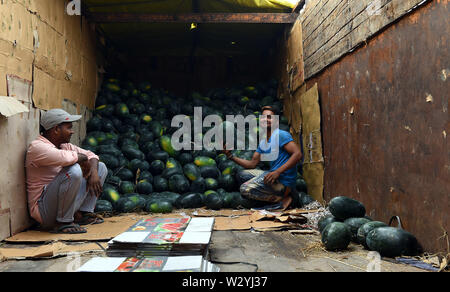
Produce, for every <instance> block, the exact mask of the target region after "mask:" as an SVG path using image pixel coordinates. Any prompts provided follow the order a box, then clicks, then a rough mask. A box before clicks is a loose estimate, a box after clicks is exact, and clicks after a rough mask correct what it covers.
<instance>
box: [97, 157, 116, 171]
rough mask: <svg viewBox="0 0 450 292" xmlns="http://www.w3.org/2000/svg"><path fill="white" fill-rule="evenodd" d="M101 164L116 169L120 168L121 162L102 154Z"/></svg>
mask: <svg viewBox="0 0 450 292" xmlns="http://www.w3.org/2000/svg"><path fill="white" fill-rule="evenodd" d="M99 158H100V162H103V163H104V164H105V165H106V167H107V168H109V169H115V168H117V167H119V160H118V159H117V158H116V157H115V156H113V155H110V154H100V155H99Z"/></svg>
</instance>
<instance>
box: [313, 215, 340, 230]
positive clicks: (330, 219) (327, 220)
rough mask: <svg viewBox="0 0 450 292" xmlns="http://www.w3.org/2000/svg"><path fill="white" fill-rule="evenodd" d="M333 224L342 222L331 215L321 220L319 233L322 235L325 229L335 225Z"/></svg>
mask: <svg viewBox="0 0 450 292" xmlns="http://www.w3.org/2000/svg"><path fill="white" fill-rule="evenodd" d="M333 222H340V221H339V220H337V219H336V218H334V216H333V215H330V216H327V217H324V218H322V219H320V220H319V223H318V228H319V232H320V233H322V231H323V230H324V229H325V227H327V225H328V224H330V223H333Z"/></svg>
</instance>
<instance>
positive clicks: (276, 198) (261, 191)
mask: <svg viewBox="0 0 450 292" xmlns="http://www.w3.org/2000/svg"><path fill="white" fill-rule="evenodd" d="M275 115H277V113H276V111H275V110H274V108H272V107H270V106H267V107H264V108H263V109H262V119H261V121H260V123H261V127H265V128H266V129H267V138H266V139H264V140H262V141H261V143H260V145H259V147H258V149H257V150H256V152H255V154H254V155H253V158H252V160H245V159H241V158H238V157H234V156H233V155H232V154H231V151H229V150H224V153H225V154H226V155H227V157H228V159H231V160H232V161H234V162H235V163H237V164H239V165H241V166H242V167H244V168H245V169H246V170H243V171H241V172H240V173H239V174H238V177H240V178H242V179H243V180H244V181H246V182H245V183H244V184H243V185H242V186H241V194H242V196H244V197H246V198H248V199H252V200H257V201H264V202H269V203H277V204H276V205H274V206H272V208H273V209H284V210H285V209H287V208H288V207H289V206H290V204H291V203H292V197H291V196H290V195H291V191H292V190H295V182H296V178H297V168H296V166H297V164H298V163H299V162H300V160H301V158H302V154H301V151H300V148H299V147H298V146H297V144H295V142H294V140H293V139H292V136H291V134H290V133H288V132H286V131H283V130H280V129H279V128H278V124H276V123H275V121H274V119H273V117H274V116H275ZM271 154H272V156H273V157H272V158H271V159H270V166H271V168H270V171H269V172H264V171H262V170H255V169H254V168H255V167H256V166H257V165H258V164H259V162H260V161H261V155H268V156H267V157H270V155H271ZM276 154H278V155H276Z"/></svg>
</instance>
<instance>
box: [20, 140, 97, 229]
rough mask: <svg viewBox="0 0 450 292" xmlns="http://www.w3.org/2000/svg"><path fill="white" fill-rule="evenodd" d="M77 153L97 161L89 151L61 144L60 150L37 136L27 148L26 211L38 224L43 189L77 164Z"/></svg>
mask: <svg viewBox="0 0 450 292" xmlns="http://www.w3.org/2000/svg"><path fill="white" fill-rule="evenodd" d="M78 153H81V154H84V155H86V156H87V157H88V159H89V160H91V159H93V158H95V159H99V157H98V156H97V155H95V154H94V153H92V152H91V151H87V150H84V149H81V148H80V147H77V146H75V145H73V144H62V145H61V149H58V148H56V146H55V145H54V144H53V143H52V142H50V141H49V140H47V139H46V138H45V137H43V136H39V137H38V138H37V139H36V140H34V141H33V142H32V143H31V145H30V147H29V148H28V151H27V155H26V160H25V167H26V175H27V195H28V209H29V211H30V216H31V217H32V218H34V219H35V220H36V221H38V222H39V223H42V219H41V215H40V213H39V206H38V200H39V198H40V197H41V195H42V192H43V190H44V187H45V186H47V185H49V184H50V183H51V182H52V181H53V180H54V179H55V177H56V176H57V175H58V174H59V173H60V172H61V170H62V169H63V168H64V167H66V166H71V165H74V164H75V163H77V161H78Z"/></svg>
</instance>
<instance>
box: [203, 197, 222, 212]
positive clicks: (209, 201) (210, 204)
mask: <svg viewBox="0 0 450 292" xmlns="http://www.w3.org/2000/svg"><path fill="white" fill-rule="evenodd" d="M205 205H206V208H208V209H211V210H220V209H222V207H223V199H222V197H221V196H219V195H218V194H217V193H210V194H208V195H207V196H206V199H205Z"/></svg>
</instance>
